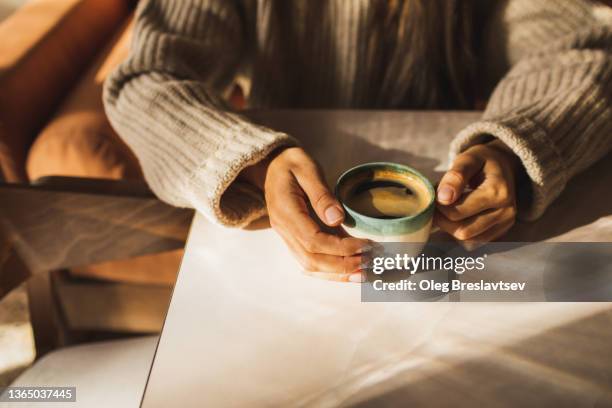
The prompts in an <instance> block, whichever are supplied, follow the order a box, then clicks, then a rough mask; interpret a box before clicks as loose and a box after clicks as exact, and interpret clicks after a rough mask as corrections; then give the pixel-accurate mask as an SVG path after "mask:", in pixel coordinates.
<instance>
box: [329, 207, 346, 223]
mask: <svg viewBox="0 0 612 408" xmlns="http://www.w3.org/2000/svg"><path fill="white" fill-rule="evenodd" d="M325 219H326V220H327V223H328V224H336V223H337V222H338V221H340V220H341V219H342V211H340V209H339V208H338V207H334V206H332V207H329V208H328V209H327V210H325Z"/></svg>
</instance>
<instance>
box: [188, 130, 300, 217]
mask: <svg viewBox="0 0 612 408" xmlns="http://www.w3.org/2000/svg"><path fill="white" fill-rule="evenodd" d="M247 126H248V128H249V129H248V131H245V129H233V133H234V137H231V138H228V139H231V143H230V142H228V144H226V145H225V146H220V147H219V149H218V153H217V154H212V155H210V156H209V157H208V158H207V160H206V162H204V163H203V164H202V165H201V166H200V167H198V168H197V169H195V171H194V172H193V173H192V175H191V176H190V177H189V178H188V182H187V183H186V187H187V189H188V190H187V191H185V192H184V194H185V196H186V197H187V199H188V200H189V202H190V204H191V205H192V206H193V207H194V208H195V209H196V210H198V211H200V212H201V213H203V214H204V215H206V216H207V217H208V218H209V219H212V220H213V221H217V222H218V223H220V224H222V225H225V226H230V227H243V226H246V225H248V224H249V223H250V222H252V221H253V220H255V219H257V218H260V217H261V216H263V215H265V214H266V206H265V200H264V197H263V194H262V192H261V191H260V190H259V189H257V188H256V187H254V186H251V185H250V184H248V183H246V182H242V181H239V180H236V178H237V177H238V174H239V173H240V172H241V171H242V170H243V169H244V168H245V167H248V166H250V165H253V164H256V163H257V162H259V161H261V160H262V159H264V158H265V157H266V156H267V155H268V154H269V153H271V152H272V151H273V150H275V149H277V148H278V147H281V146H295V145H297V141H296V140H295V139H294V138H292V137H291V136H289V135H287V134H285V133H280V132H274V131H271V130H270V129H266V128H263V127H260V126H257V125H253V124H248V125H247Z"/></svg>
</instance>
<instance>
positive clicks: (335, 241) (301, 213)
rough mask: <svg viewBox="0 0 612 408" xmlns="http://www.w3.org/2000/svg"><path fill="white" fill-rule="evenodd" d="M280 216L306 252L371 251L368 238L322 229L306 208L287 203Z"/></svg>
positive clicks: (357, 252)
mask: <svg viewBox="0 0 612 408" xmlns="http://www.w3.org/2000/svg"><path fill="white" fill-rule="evenodd" d="M279 217H280V218H281V221H280V223H282V224H283V225H284V226H285V228H286V229H287V231H288V232H289V234H291V235H292V236H293V237H295V239H296V240H297V241H298V242H299V243H300V245H301V246H302V248H304V250H305V251H306V252H309V253H316V254H327V255H336V256H351V255H355V254H360V253H364V252H367V251H369V249H370V247H371V245H370V244H369V242H368V241H367V240H364V239H359V238H354V237H351V236H338V235H334V234H329V233H327V232H325V231H322V230H321V227H319V225H318V224H317V223H316V222H315V221H314V220H313V219H312V218H310V214H308V213H307V212H305V210H304V209H300V208H299V207H297V208H296V207H295V206H294V205H292V204H291V203H287V205H286V206H285V208H284V209H283V210H279Z"/></svg>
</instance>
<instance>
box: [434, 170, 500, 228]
mask: <svg viewBox="0 0 612 408" xmlns="http://www.w3.org/2000/svg"><path fill="white" fill-rule="evenodd" d="M508 204H510V195H509V190H508V188H507V187H506V181H505V180H500V179H498V178H495V180H493V179H491V180H487V181H486V182H484V183H482V184H481V185H480V186H478V188H476V190H473V191H470V192H469V193H467V194H464V195H462V196H461V197H460V198H459V199H458V200H457V201H456V202H455V203H454V204H452V205H438V206H437V208H438V210H439V211H440V212H441V213H443V214H444V215H445V216H446V218H448V219H449V220H451V221H460V220H465V219H467V218H469V217H472V216H475V215H477V214H479V213H481V212H483V211H485V210H488V209H492V208H500V207H504V206H506V205H508Z"/></svg>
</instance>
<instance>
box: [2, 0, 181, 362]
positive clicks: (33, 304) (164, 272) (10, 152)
mask: <svg viewBox="0 0 612 408" xmlns="http://www.w3.org/2000/svg"><path fill="white" fill-rule="evenodd" d="M134 3H135V2H133V1H128V0H31V1H29V2H28V3H27V4H26V5H25V6H24V7H22V8H21V9H19V10H18V11H17V12H16V13H15V14H13V15H11V16H10V17H9V18H7V19H6V20H5V21H3V22H2V23H0V38H2V41H1V42H0V89H2V92H0V123H1V124H2V126H0V174H2V176H1V177H0V180H1V179H2V178H3V179H4V180H5V181H8V182H11V183H21V185H22V186H25V185H27V183H29V182H30V180H36V179H39V178H41V177H47V176H68V177H78V178H88V179H89V180H92V179H99V178H103V179H110V180H116V182H115V185H114V187H113V186H110V187H108V186H107V187H108V188H110V190H108V189H107V190H104V191H99V190H98V187H99V185H98V184H95V183H93V184H92V183H88V182H74V180H73V181H72V182H71V181H70V180H69V179H51V180H50V181H49V179H47V182H48V183H47V185H46V187H44V188H52V189H60V190H61V189H62V188H65V191H66V192H67V193H69V192H72V193H81V194H90V195H92V196H93V197H95V196H96V194H98V195H99V196H100V197H112V196H113V194H114V193H113V191H112V190H113V189H118V190H122V189H123V190H125V188H126V187H125V186H126V184H125V183H128V185H129V186H131V187H129V188H134V189H135V191H136V193H135V194H136V196H138V194H140V193H142V191H144V190H146V186H145V185H144V182H143V181H142V173H141V171H140V167H139V165H138V162H137V160H136V158H135V157H134V155H133V154H132V152H131V151H130V149H129V148H128V147H127V146H126V145H125V144H124V143H123V142H122V141H121V139H120V138H119V137H118V136H117V135H116V134H115V132H114V131H113V130H112V128H111V127H110V124H109V122H108V120H107V118H106V116H105V114H104V111H103V106H102V101H101V94H102V83H103V81H104V79H105V77H106V75H107V74H108V73H109V72H110V70H112V69H113V67H115V66H116V65H117V64H118V63H120V62H121V60H122V59H123V58H125V56H126V55H127V50H128V43H129V34H130V18H131V17H130V16H131V14H132V11H133V7H134ZM119 180H129V182H127V181H119ZM66 183H67V184H66ZM130 183H131V184H130ZM62 185H64V186H62ZM134 186H136V187H134ZM38 188H43V187H38ZM0 189H4V190H2V191H4V193H6V192H7V191H9V190H10V191H13V190H14V189H15V186H6V185H5V186H2V187H0ZM11 189H13V190H11ZM0 194H1V193H0ZM15 194H16V193H15ZM143 194H144V195H145V196H146V200H149V201H148V202H155V201H156V200H155V198H154V197H153V195H152V194H151V193H150V192H146V193H143ZM127 195H128V196H129V192H128V194H127ZM3 197H4V198H6V197H7V196H6V194H4V195H3ZM35 197H36V196H35ZM143 197H144V196H140V198H143ZM136 198H138V197H136ZM136 198H134V200H135V199H136ZM6 200H8V201H5V202H4V203H0V206H2V205H5V207H4V210H6V206H10V205H11V204H15V203H16V202H18V200H17V196H15V195H9V196H8V198H6ZM32 200H34V201H36V200H37V199H36V198H33V199H32ZM116 200H119V202H121V200H124V202H125V207H124V211H127V209H129V208H130V205H131V206H134V205H136V206H137V205H140V204H137V203H136V202H131V201H129V197H127V198H126V197H123V198H116ZM134 200H132V201H134ZM60 201H61V200H60ZM136 201H137V200H136ZM40 204H43V203H42V202H41V203H40ZM153 205H162V206H163V204H162V203H159V202H158V204H157V203H156V204H153ZM13 207H14V209H15V210H16V212H15V213H10V214H9V213H7V212H6V211H2V212H0V221H1V222H0V297H1V296H2V295H3V294H4V293H6V292H7V291H8V290H10V289H11V288H13V287H15V286H16V285H18V284H19V283H20V282H22V281H24V280H25V279H26V278H27V277H28V276H30V275H34V276H32V277H31V278H30V279H29V280H28V284H27V287H28V294H29V303H30V314H31V318H32V325H33V329H34V334H35V342H36V348H37V354H38V355H39V356H41V355H42V354H44V353H45V352H47V351H49V350H52V349H54V348H56V347H59V346H64V345H68V344H73V343H75V342H81V341H86V340H93V339H100V338H108V337H109V336H111V337H115V336H117V335H125V334H137V333H157V332H158V331H159V330H160V329H161V325H162V323H163V318H164V315H165V311H166V305H167V303H168V299H169V296H170V292H171V288H172V285H173V284H174V280H175V276H176V273H177V271H178V265H179V262H180V258H181V256H182V249H178V250H177V249H174V248H181V247H182V244H181V245H176V243H174V244H173V245H170V246H164V245H163V243H164V242H165V241H163V239H162V241H160V242H162V244H160V245H157V246H156V251H145V252H143V251H141V250H139V249H138V248H137V246H138V245H135V244H134V242H135V241H134V240H132V241H130V240H129V239H128V240H127V241H125V240H124V241H122V239H126V237H123V236H117V237H116V240H117V242H116V243H115V244H116V245H115V246H114V248H115V249H116V250H119V249H121V250H119V251H118V252H117V251H114V252H113V251H111V250H109V251H107V252H106V253H105V254H106V255H107V257H106V258H100V257H93V258H91V259H89V260H87V259H79V260H78V261H79V262H76V260H74V259H73V260H70V259H68V260H66V262H64V263H63V264H53V263H50V264H49V265H47V266H48V268H49V269H46V270H45V269H44V267H43V266H41V265H38V268H37V270H33V267H32V265H31V262H32V259H31V258H32V256H31V255H32V254H35V253H36V251H30V252H27V251H25V250H24V247H27V245H30V244H31V245H33V246H32V248H35V249H36V248H41V246H40V244H41V242H42V243H43V244H44V243H45V242H44V240H39V241H36V244H37V245H39V246H38V247H36V245H34V244H32V243H31V242H30V243H29V242H27V240H26V241H23V239H21V238H23V236H24V234H25V232H26V230H24V229H20V228H21V227H24V225H26V226H27V225H28V222H26V221H28V220H31V219H32V218H33V217H31V216H30V217H29V218H28V214H27V213H24V212H25V211H26V210H25V207H24V206H21V207H20V206H15V205H13ZM56 207H57V206H56ZM164 208H166V207H164ZM38 209H39V207H34V208H29V209H28V210H27V211H33V212H36V211H37V210H38ZM56 209H57V208H56ZM18 210H23V211H21V212H20V211H18ZM19 214H20V215H19ZM60 214H61V212H60ZM57 216H58V215H57V214H53V215H46V216H45V217H46V218H43V219H49V218H50V217H57ZM20 217H21V218H20ZM181 217H182V220H180V221H179V224H181V225H179V226H178V227H176V228H175V230H174V231H173V232H171V233H172V234H175V235H174V236H175V237H176V239H177V240H178V241H180V242H183V241H184V239H185V235H186V232H187V227H188V224H189V218H190V215H189V213H183V215H179V219H181ZM17 221H19V222H17ZM109 221H111V220H109ZM54 228H55V231H54V230H53V229H47V230H45V234H46V238H45V239H46V240H47V241H46V242H47V243H52V244H55V246H56V247H57V251H58V252H61V250H62V248H66V247H67V246H68V245H71V242H70V240H68V241H61V237H62V236H63V235H62V234H61V233H59V232H60V231H61V230H62V228H63V225H62V224H59V223H57V224H56V226H55V227H54ZM177 228H178V229H177ZM26 235H27V234H26ZM128 235H129V234H128ZM34 237H36V235H32V234H31V235H30V236H29V238H30V240H31V239H33V238H34ZM18 238H19V239H18ZM39 238H40V236H39ZM102 238H104V237H101V239H102ZM20 239H21V240H20ZM93 244H94V243H92V242H91V241H89V245H93ZM62 245H63V247H62ZM129 245H133V246H135V247H134V248H131V249H133V250H134V251H131V252H130V251H127V252H126V251H125V250H124V249H125V248H126V247H128V246H129ZM128 249H130V248H128ZM171 249H174V250H171ZM90 252H91V251H87V248H86V247H84V248H83V251H82V253H84V254H89V253H90ZM152 252H160V253H159V254H156V255H150V254H151V253H152ZM119 253H121V257H118V255H119ZM73 254H74V253H73ZM134 257H136V258H134ZM94 258H95V259H94ZM41 268H42V269H41Z"/></svg>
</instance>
